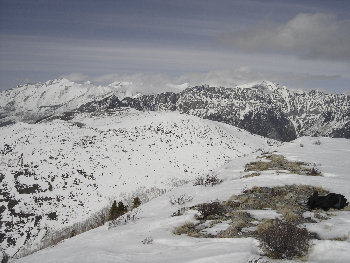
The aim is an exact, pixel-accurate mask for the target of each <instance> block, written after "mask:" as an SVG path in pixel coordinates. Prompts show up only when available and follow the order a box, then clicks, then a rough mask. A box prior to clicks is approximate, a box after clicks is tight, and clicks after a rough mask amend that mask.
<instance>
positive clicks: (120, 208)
mask: <svg viewBox="0 0 350 263" xmlns="http://www.w3.org/2000/svg"><path fill="white" fill-rule="evenodd" d="M117 211H118V217H119V216H121V215H124V214H125V213H126V212H128V208H127V207H126V206H124V204H123V202H122V201H120V202H119V203H118V207H117Z"/></svg>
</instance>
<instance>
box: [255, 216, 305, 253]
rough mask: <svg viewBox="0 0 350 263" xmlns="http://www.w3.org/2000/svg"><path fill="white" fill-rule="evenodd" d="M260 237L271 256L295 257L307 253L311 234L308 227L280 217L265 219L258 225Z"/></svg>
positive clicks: (263, 246)
mask: <svg viewBox="0 0 350 263" xmlns="http://www.w3.org/2000/svg"><path fill="white" fill-rule="evenodd" d="M257 237H258V239H259V240H260V245H261V247H262V249H263V250H264V251H265V252H266V254H267V255H268V256H269V257H270V258H276V259H293V258H296V257H302V256H304V255H306V254H307V252H308V249H309V247H310V244H309V240H310V235H309V232H308V231H307V229H306V228H300V227H298V226H297V225H296V224H294V223H292V222H288V221H282V220H280V219H274V220H265V221H264V222H263V223H262V225H261V226H259V227H258V236H257Z"/></svg>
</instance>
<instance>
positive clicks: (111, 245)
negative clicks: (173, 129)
mask: <svg viewBox="0 0 350 263" xmlns="http://www.w3.org/2000/svg"><path fill="white" fill-rule="evenodd" d="M172 117H176V116H172ZM135 118H139V116H135ZM157 118H160V119H159V123H164V121H166V120H167V119H168V118H167V116H166V115H164V116H163V117H161V116H157ZM161 118H164V119H161ZM178 118H179V119H178V121H181V120H182V121H183V120H184V119H185V120H184V121H188V119H187V117H184V116H178ZM141 119H143V120H144V121H145V123H147V122H148V120H147V119H146V118H144V117H143V116H141ZM190 119H191V120H195V119H194V118H193V117H191V118H190ZM141 123H142V121H141ZM105 124H106V123H105V121H102V120H99V119H96V120H94V119H90V120H89V121H86V126H87V127H91V126H90V125H95V127H96V126H98V127H100V128H99V131H101V130H103V128H101V127H104V125H105ZM204 124H205V126H204V127H208V126H207V125H209V126H210V125H213V124H212V122H207V121H205V122H203V125H204ZM45 125H49V127H50V125H53V126H54V129H57V126H55V125H56V124H45ZM113 125H114V124H113ZM118 125H122V126H123V128H126V127H129V124H128V123H124V124H115V129H117V128H120V127H121V126H118ZM219 126H220V130H216V128H213V129H212V130H214V131H217V132H218V134H219V133H220V132H222V131H225V132H226V133H227V134H226V135H225V136H227V138H231V137H230V135H229V134H235V136H237V137H233V138H231V139H232V140H234V138H236V143H233V142H231V143H228V142H227V143H228V145H231V146H233V145H234V146H233V147H234V149H236V150H234V149H229V148H228V145H227V146H225V145H226V144H225V141H223V142H221V140H222V139H221V138H224V137H225V136H223V137H220V138H219V139H218V137H214V134H212V135H209V136H213V137H212V140H214V141H217V140H219V141H218V142H217V143H218V145H219V146H220V147H219V146H218V147H208V149H207V150H206V149H205V148H204V149H203V148H202V147H203V145H198V143H199V142H198V141H197V142H196V145H198V148H186V151H184V150H182V151H179V152H177V154H176V155H174V156H178V154H179V153H180V152H181V153H183V154H184V156H183V158H185V159H186V158H189V156H190V155H189V153H188V151H189V149H192V154H193V153H196V154H198V155H200V158H198V159H191V160H189V163H188V169H191V167H197V168H196V170H193V175H195V174H196V173H195V171H196V172H198V173H200V172H202V171H205V170H206V171H208V169H213V171H212V173H215V174H216V175H218V176H219V178H222V179H223V180H224V181H223V183H221V184H219V185H216V186H213V187H204V186H193V184H192V183H188V184H184V185H182V186H179V187H176V188H173V189H171V190H168V191H167V192H166V193H165V194H163V195H161V196H159V197H157V198H155V199H153V200H151V201H149V202H147V203H145V204H143V205H141V206H140V207H139V209H140V211H139V213H138V214H137V219H136V220H135V221H130V222H128V223H127V224H120V225H117V226H115V227H113V228H110V229H108V225H107V224H106V225H104V226H102V227H99V228H97V229H94V230H92V231H88V232H86V233H83V234H81V235H78V236H75V237H73V238H71V239H67V240H65V241H63V242H61V243H60V244H58V245H57V246H55V247H51V248H47V249H44V250H41V251H39V252H36V253H34V254H32V255H30V256H27V257H24V258H21V259H19V260H17V261H16V262H28V263H29V262H33V263H34V262H35V263H38V262H196V263H199V262H201V263H204V262H220V263H222V262H230V263H232V262H248V260H250V259H254V258H255V259H257V258H258V257H259V253H260V249H259V247H258V244H259V242H258V241H257V240H255V239H253V238H220V239H219V238H193V237H188V236H186V235H180V236H179V235H174V234H173V233H172V231H173V229H174V228H175V227H176V226H178V225H180V224H183V223H185V222H191V221H193V220H194V214H195V213H196V212H195V211H193V210H188V211H186V212H185V214H184V215H182V216H176V217H171V214H172V213H173V212H176V211H177V210H178V209H179V208H180V206H177V205H172V204H171V203H170V200H171V199H172V198H174V197H177V196H180V195H183V194H185V195H187V196H192V197H193V199H192V200H191V201H190V202H188V203H186V204H185V205H186V206H192V205H195V204H198V203H203V202H209V201H213V200H227V199H228V198H229V197H230V196H232V195H233V194H239V193H241V191H242V189H244V188H251V187H253V186H278V185H289V184H310V185H314V186H322V187H324V188H325V189H327V190H329V191H331V192H335V193H340V194H343V195H345V196H346V197H347V199H348V200H349V199H350V175H349V172H350V169H349V160H350V141H349V140H347V139H332V138H320V142H321V144H320V145H317V144H315V141H316V140H317V138H312V137H302V138H299V139H297V140H295V141H292V142H290V143H284V144H282V145H280V146H278V145H274V146H267V145H265V143H263V139H261V138H259V137H257V136H252V135H249V134H248V133H246V132H241V131H239V130H237V129H235V128H233V127H230V126H225V125H222V124H220V125H219ZM155 127H156V126H155ZM215 127H218V126H215ZM110 128H111V127H110V126H109V128H108V129H110ZM23 129H30V128H29V127H27V126H24V127H23ZM50 131H52V132H53V129H52V130H50ZM105 131H107V128H106V129H105ZM200 131H201V129H198V130H197V132H200ZM219 131H220V132H219ZM229 131H231V133H229ZM91 132H92V133H93V130H91ZM183 132H185V131H184V130H183ZM107 134H111V135H110V136H115V135H113V132H112V133H106V134H105V135H104V136H107ZM177 134H178V133H177ZM186 134H187V135H186V138H187V139H186V140H189V139H190V137H189V134H188V133H186ZM200 134H201V133H200ZM206 134H208V133H207V132H204V133H203V136H206ZM218 134H215V136H217V135H218ZM12 136H13V137H15V135H12ZM231 136H233V135H231ZM195 137H198V138H200V136H198V134H196V136H195ZM195 137H191V139H192V140H194V139H195ZM244 137H245V138H244ZM243 139H244V140H243ZM241 140H242V141H241ZM106 141H107V142H108V143H109V144H113V142H112V140H111V138H108V139H106ZM243 141H244V143H245V144H246V145H245V147H243V146H242V143H243ZM107 142H106V145H107ZM248 143H250V144H249V147H248V148H247V147H246V146H247V144H248ZM301 144H302V145H303V147H301ZM106 145H104V146H103V147H106ZM215 145H216V143H215ZM258 145H260V146H259V147H261V146H264V147H265V150H266V149H268V150H269V151H273V150H276V151H277V153H279V154H283V155H284V156H286V157H287V159H289V160H299V161H303V162H309V163H311V164H315V165H316V166H317V167H318V169H320V170H321V171H322V173H323V174H324V176H322V177H321V176H303V175H296V174H288V173H279V174H277V173H276V172H275V171H265V172H263V173H262V174H261V175H260V176H256V177H250V178H241V177H242V176H243V175H245V174H247V172H244V165H245V164H246V163H248V162H251V161H254V160H256V156H258V155H260V154H261V152H260V151H259V152H254V149H256V148H254V146H255V147H257V146H258ZM103 147H102V148H103ZM164 147H165V146H164ZM193 147H194V146H193ZM150 149H152V148H150ZM237 149H239V150H238V151H237ZM69 150H70V151H71V149H69ZM143 151H144V150H143ZM159 151H160V152H161V154H160V155H159V156H160V159H161V160H163V157H164V158H167V156H166V155H165V152H166V151H165V149H163V150H162V151H161V150H159ZM207 151H208V153H207V154H208V155H205V153H206V152H207ZM229 152H231V154H232V155H231V156H230V159H231V160H230V161H228V162H226V163H225V161H224V160H222V162H214V163H215V164H214V163H212V164H210V165H208V166H205V163H206V161H208V162H210V160H215V158H216V156H220V153H221V154H223V155H222V156H224V155H227V156H229ZM152 154H155V153H154V152H152ZM72 155H75V156H77V154H76V153H74V154H72ZM112 156H113V155H112ZM174 156H172V157H171V158H174ZM210 156H211V158H210ZM27 158H29V157H27ZM33 158H34V157H33ZM111 158H115V157H111ZM132 158H135V157H134V156H133V157H132ZM177 158H179V157H177ZM221 158H223V157H221ZM228 159H229V158H228ZM228 159H227V160H228ZM203 160H205V162H204V163H203ZM124 161H125V160H124ZM135 162H136V160H135ZM109 164H110V163H108V165H109ZM81 165H82V166H83V167H88V166H87V164H85V163H83V164H81ZM154 165H155V166H156V167H158V166H161V165H160V164H156V163H154ZM215 166H216V167H215ZM198 167H200V168H202V169H203V170H200V169H199V168H198ZM144 169H146V168H144ZM168 169H171V170H172V176H177V177H178V178H186V176H184V173H183V171H182V169H183V167H181V169H174V167H168ZM193 169H194V168H193ZM128 176H130V175H128ZM157 176H160V175H157ZM157 176H156V177H155V178H157ZM97 177H98V176H97ZM187 178H190V177H187ZM146 181H147V180H145V181H142V183H145V182H146ZM101 184H102V183H101ZM106 189H108V187H105V188H104V190H105V191H106ZM90 200H91V197H90V199H89V202H90ZM92 201H94V200H92ZM332 213H333V214H334V216H332V217H331V219H329V220H325V221H322V222H320V223H317V224H306V226H307V228H308V229H309V230H312V231H315V232H317V233H319V235H320V236H321V238H322V239H323V240H317V241H316V240H315V241H313V246H312V247H311V250H310V251H309V255H308V258H307V259H305V261H306V262H349V258H350V240H349V235H350V211H336V212H332ZM254 216H255V217H258V218H264V217H266V218H273V217H278V216H279V215H278V214H276V213H275V212H273V211H270V210H266V211H265V213H264V211H259V212H256V211H255V215H254ZM219 227H225V224H222V225H221V226H219ZM212 230H213V231H215V229H212ZM339 237H343V239H344V240H343V241H334V240H328V239H331V238H339ZM344 237H345V238H344ZM146 238H148V240H150V241H149V244H143V243H142V241H143V240H145V239H146ZM151 240H153V241H151ZM146 243H147V242H146ZM269 261H270V262H294V261H288V260H280V261H278V260H271V259H269ZM297 262H300V260H299V261H297Z"/></svg>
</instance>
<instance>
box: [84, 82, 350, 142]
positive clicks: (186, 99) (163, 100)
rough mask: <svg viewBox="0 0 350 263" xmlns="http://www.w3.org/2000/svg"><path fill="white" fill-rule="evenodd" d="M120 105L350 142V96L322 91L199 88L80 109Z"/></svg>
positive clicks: (261, 131) (269, 133) (265, 85)
mask: <svg viewBox="0 0 350 263" xmlns="http://www.w3.org/2000/svg"><path fill="white" fill-rule="evenodd" d="M118 107H119V108H120V107H131V108H135V109H137V110H140V111H161V110H170V111H178V112H180V113H185V114H190V115H195V116H198V117H201V118H204V119H210V120H215V121H219V122H224V123H227V124H231V125H234V126H237V127H240V128H243V129H246V130H247V131H250V132H252V133H255V134H258V135H262V136H265V137H268V138H272V139H277V140H280V141H291V140H293V139H295V138H297V137H299V136H304V135H308V136H329V137H341V138H350V129H349V128H350V96H348V95H344V94H325V93H323V92H320V91H310V92H308V93H307V92H296V91H292V90H288V89H287V88H286V87H281V86H279V85H276V84H274V83H271V82H262V83H260V84H255V85H251V86H247V85H245V86H238V87H235V88H224V87H209V86H197V87H192V88H187V89H185V90H184V91H182V92H180V93H173V92H166V93H161V94H155V95H143V96H139V97H137V98H124V99H122V100H121V99H120V98H118V97H116V96H111V97H108V98H105V99H104V100H101V101H94V102H90V103H88V104H85V105H82V106H81V107H80V108H79V109H78V111H79V112H84V111H87V112H92V111H96V110H99V111H101V110H110V109H113V108H118Z"/></svg>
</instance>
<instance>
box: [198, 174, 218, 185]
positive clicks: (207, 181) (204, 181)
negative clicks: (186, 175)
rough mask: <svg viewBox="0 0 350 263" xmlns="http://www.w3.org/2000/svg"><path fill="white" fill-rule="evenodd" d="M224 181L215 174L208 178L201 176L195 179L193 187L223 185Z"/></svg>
mask: <svg viewBox="0 0 350 263" xmlns="http://www.w3.org/2000/svg"><path fill="white" fill-rule="evenodd" d="M221 183H222V180H221V179H219V178H218V176H217V175H215V174H208V175H207V176H205V177H204V176H199V177H197V178H196V179H195V181H194V183H193V186H196V185H204V186H214V185H217V184H221Z"/></svg>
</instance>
